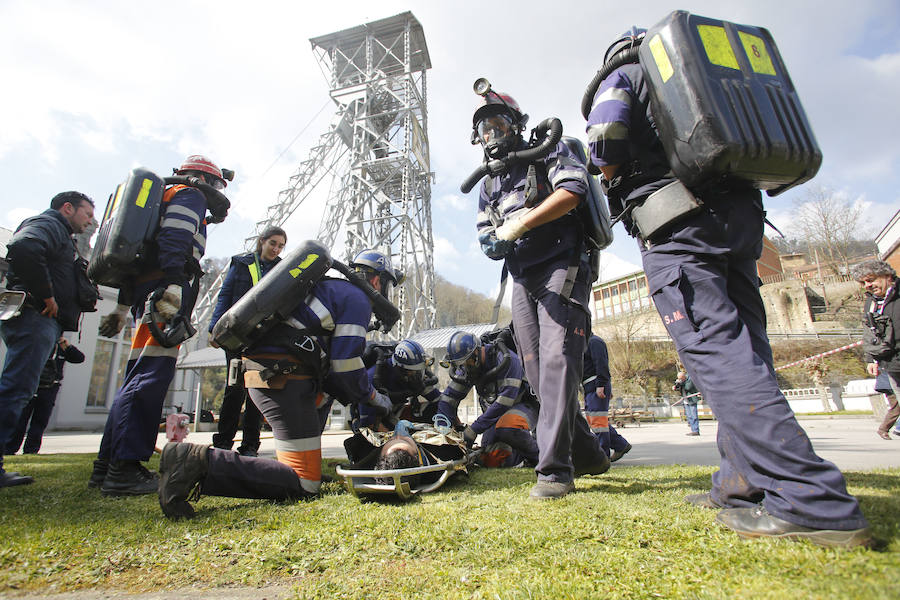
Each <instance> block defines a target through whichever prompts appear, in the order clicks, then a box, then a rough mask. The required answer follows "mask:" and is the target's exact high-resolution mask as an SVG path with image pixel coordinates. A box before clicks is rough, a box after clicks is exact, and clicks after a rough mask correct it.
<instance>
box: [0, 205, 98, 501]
mask: <svg viewBox="0 0 900 600" xmlns="http://www.w3.org/2000/svg"><path fill="white" fill-rule="evenodd" d="M93 219H94V202H93V200H91V199H90V198H88V197H87V196H85V195H84V194H82V193H81V192H62V193H61V194H57V195H56V196H54V198H53V199H52V200H51V201H50V208H49V209H47V210H45V211H44V212H42V213H41V214H39V215H37V216H35V217H30V218H28V219H25V220H24V221H23V222H22V224H21V225H19V227H18V229H16V232H15V234H14V235H13V237H12V240H10V242H9V243H8V244H7V246H6V247H7V260H9V273H8V275H7V280H8V282H9V289H11V290H20V291H24V292H25V293H26V294H27V295H26V298H25V304H24V305H23V306H22V309H21V311H19V313H18V314H17V315H15V316H13V317H12V318H10V319H7V320H6V321H3V322H2V323H0V336H2V338H3V342H4V343H5V344H6V362H5V363H4V365H3V374H2V376H0V452H2V451H3V449H4V448H5V447H6V444H7V443H8V442H9V438H10V436H11V435H12V433H13V432H14V431H15V429H16V426H17V425H18V422H19V415H20V413H21V412H22V407H23V406H25V403H26V402H28V400H29V399H30V398H31V397H32V396H34V392H35V390H37V387H38V382H39V380H40V376H41V370H42V369H43V367H44V363H46V362H47V359H48V358H50V356H51V355H52V353H53V349H54V348H55V347H56V341H57V340H58V339H59V336H60V334H62V332H63V331H77V330H78V317H79V315H80V314H81V311H82V309H83V308H84V309H86V308H88V306H87V304H84V305H82V304H80V302H79V301H80V296H79V286H78V282H79V279H78V277H79V275H78V273H77V272H76V269H77V268H79V267H78V263H77V257H78V256H77V253H76V250H75V243H74V241H73V240H72V235H73V234H75V233H82V232H83V231H84V230H85V229H87V227H88V225H90V224H91V222H92V221H93ZM96 299H97V298H96V296H95V297H94V298H93V301H96ZM88 300H90V299H85V302H87V301H88ZM33 481H34V479H32V478H31V477H27V476H23V475H19V474H18V473H7V472H6V471H4V470H3V457H2V455H0V487H8V486H13V485H23V484H27V483H32V482H33Z"/></svg>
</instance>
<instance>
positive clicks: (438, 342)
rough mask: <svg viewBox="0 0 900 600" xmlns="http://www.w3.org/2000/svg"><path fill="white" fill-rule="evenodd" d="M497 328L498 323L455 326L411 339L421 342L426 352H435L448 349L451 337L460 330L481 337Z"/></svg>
mask: <svg viewBox="0 0 900 600" xmlns="http://www.w3.org/2000/svg"><path fill="white" fill-rule="evenodd" d="M497 327H498V325H497V324H496V323H474V324H471V325H454V326H452V327H440V328H438V329H427V330H425V331H420V332H419V333H417V334H415V335H413V336H411V337H410V338H409V339H411V340H412V341H414V342H419V343H420V344H422V347H423V348H425V349H426V350H433V349H436V348H440V349H441V350H443V349H445V348H447V342H449V341H450V336H452V335H453V334H454V333H455V332H456V331H459V330H460V329H462V330H465V331H467V332H469V333H472V334H474V335H477V336H480V335H482V334H485V333H489V332H491V331H493V330H494V329H496V328H497Z"/></svg>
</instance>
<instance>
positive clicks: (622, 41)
mask: <svg viewBox="0 0 900 600" xmlns="http://www.w3.org/2000/svg"><path fill="white" fill-rule="evenodd" d="M646 34H647V30H646V29H643V28H641V27H635V26H633V25H632V26H631V29H629V30H628V31H626V32H625V33H623V34H622V35H620V36H619V39H617V40H616V41H614V42H613V43H612V44H610V45H609V48H607V49H606V54H604V55H603V64H606V63H607V62H609V59H611V58H612V57H613V56H615V55H616V54H618V53H619V52H621V51H623V50H627V49H628V48H632V47H634V46H637V45H638V44H639V43H640V41H641V40H643V39H644V36H645V35H646Z"/></svg>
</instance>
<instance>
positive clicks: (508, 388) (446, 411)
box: [438, 330, 538, 467]
mask: <svg viewBox="0 0 900 600" xmlns="http://www.w3.org/2000/svg"><path fill="white" fill-rule="evenodd" d="M447 362H448V363H449V370H450V383H449V385H448V386H447V388H446V389H445V390H444V393H443V394H442V395H441V399H440V402H438V411H439V412H440V413H441V414H443V415H444V416H446V417H447V418H448V419H449V420H450V422H451V423H453V424H457V423H459V419H458V416H457V411H458V409H459V403H460V402H461V401H462V400H463V399H465V397H466V396H467V395H468V394H469V392H470V391H471V390H472V388H473V387H474V388H475V389H476V391H477V392H478V396H479V400H483V401H485V402H486V401H490V404H488V406H487V407H486V408H485V409H484V412H483V413H481V415H479V417H478V418H477V419H475V421H474V422H473V423H472V424H471V425H467V426H466V427H465V429H464V430H463V438H464V439H465V440H466V442H467V443H468V444H469V445H471V444H472V443H474V442H475V438H476V437H477V436H478V435H479V434H483V436H482V443H481V447H482V448H483V450H484V451H483V453H482V457H481V460H482V464H484V465H485V466H492V467H500V466H515V465H518V464H519V463H521V462H522V461H524V460H527V461H530V462H531V464H532V465H534V464H536V463H537V461H538V447H537V443H536V442H535V439H534V437H533V436H532V434H531V431H532V429H534V423H535V417H536V416H537V406H535V402H534V399H533V398H531V396H530V395H528V394H526V388H527V387H528V384H527V382H525V381H523V376H524V374H525V372H524V370H523V369H522V361H520V360H519V356H518V355H517V354H516V353H515V352H513V351H512V350H510V349H508V348H506V347H505V346H501V345H500V344H499V343H496V342H495V343H493V344H482V343H481V341H480V340H479V339H478V338H477V337H475V336H474V335H472V334H471V333H468V332H466V331H463V330H459V331H456V332H455V333H454V334H453V335H452V336H450V341H449V342H448V343H447ZM517 459H518V460H517Z"/></svg>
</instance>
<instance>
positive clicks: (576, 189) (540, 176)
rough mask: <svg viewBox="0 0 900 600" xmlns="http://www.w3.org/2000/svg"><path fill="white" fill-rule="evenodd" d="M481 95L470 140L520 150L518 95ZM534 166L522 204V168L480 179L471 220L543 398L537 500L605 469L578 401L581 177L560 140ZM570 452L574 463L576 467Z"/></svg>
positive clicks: (584, 294) (583, 316)
mask: <svg viewBox="0 0 900 600" xmlns="http://www.w3.org/2000/svg"><path fill="white" fill-rule="evenodd" d="M483 101H484V103H483V104H482V105H481V106H480V107H479V108H478V109H477V110H476V111H475V114H474V115H473V118H472V123H473V127H474V129H475V135H474V136H473V140H476V141H477V142H480V143H481V144H482V146H483V147H484V152H485V156H487V157H488V158H490V159H498V158H503V157H505V156H506V155H507V154H509V152H511V151H518V150H522V149H524V148H526V147H527V144H526V143H525V141H524V140H523V139H522V135H521V134H522V131H523V129H524V126H525V122H526V121H527V118H528V117H527V115H525V114H523V113H522V111H521V109H520V108H519V105H518V104H517V103H516V101H515V100H513V98H512V97H510V96H508V95H505V94H501V93H498V92H493V91H488V92H487V93H486V94H485V95H484V96H483ZM534 166H535V169H534V170H533V172H534V173H535V175H536V178H537V190H533V191H534V192H536V194H535V195H534V204H532V206H533V207H532V208H527V207H526V206H525V204H526V199H528V200H531V198H529V197H528V192H531V191H532V190H531V189H528V190H526V187H529V188H530V186H526V183H527V180H528V172H529V168H528V167H529V165H528V164H522V163H518V164H513V165H512V166H510V168H509V169H508V170H506V171H504V172H503V173H501V174H499V175H496V176H494V177H488V178H486V179H485V181H484V182H483V183H482V185H481V192H480V196H479V199H478V218H477V221H478V222H477V227H478V239H479V242H480V243H481V248H482V251H483V252H484V253H485V254H486V255H487V256H488V258H491V259H493V260H503V259H505V260H506V267H507V268H508V270H509V273H510V275H512V279H513V292H512V322H513V326H514V329H515V339H516V349H517V351H518V353H519V356H520V357H521V359H522V363H523V364H524V366H525V374H526V378H527V379H528V381H529V382H530V383H531V385H532V387H534V389H535V391H536V393H537V396H538V400H539V401H540V404H541V407H540V416H539V417H538V426H537V443H538V448H539V449H540V458H539V460H538V464H537V466H536V467H535V471H536V473H537V483H536V484H535V485H534V487H533V488H532V489H531V492H530V497H531V498H533V499H538V500H540V499H549V498H559V497H562V496H565V495H566V494H568V493H569V492H571V491H573V490H574V489H575V483H574V478H575V477H576V476H577V475H583V474H600V473H603V472H605V471H606V470H608V469H609V459H608V458H607V457H606V455H605V454H604V453H603V452H602V451H601V450H600V447H599V445H598V443H597V439H596V438H595V437H594V436H593V435H592V434H591V432H590V429H589V427H588V425H587V422H586V421H585V420H584V418H583V417H582V416H581V411H580V407H579V404H578V386H580V385H581V374H582V369H583V354H584V346H585V332H586V331H587V330H588V329H589V322H590V315H589V313H588V308H587V298H588V292H589V288H590V285H589V283H588V279H589V272H590V267H589V265H588V264H587V256H586V255H585V254H584V249H585V248H584V243H583V241H582V237H583V234H582V233H581V228H580V227H579V225H580V223H579V221H578V219H577V217H576V216H575V214H574V210H575V209H576V208H577V207H578V205H579V203H581V202H582V201H583V200H584V196H585V193H586V191H587V177H588V175H587V172H586V170H585V166H584V165H583V164H581V162H580V161H579V160H578V159H577V158H576V157H575V156H573V155H572V153H571V152H570V151H569V149H568V148H567V147H566V146H565V144H564V143H563V142H560V143H558V144H557V145H556V147H555V148H553V149H551V150H550V152H549V153H548V154H547V155H545V156H544V157H543V158H541V159H538V160H537V161H536V163H535V165H534ZM529 203H530V204H531V202H529ZM573 265H574V269H577V272H575V273H574V278H572V277H571V276H570V267H573ZM567 276H568V277H569V279H570V282H569V285H567ZM572 279H574V281H572ZM568 287H571V290H566V289H564V288H568ZM565 291H569V293H568V294H566V293H564V292H565ZM573 457H574V460H575V461H576V462H578V463H579V464H577V465H575V466H574V467H573ZM576 471H577V473H576Z"/></svg>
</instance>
